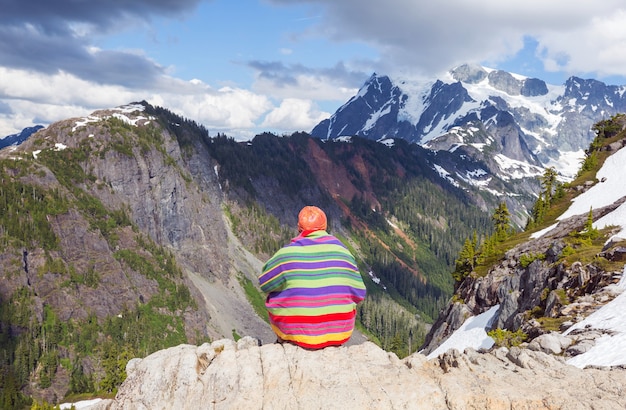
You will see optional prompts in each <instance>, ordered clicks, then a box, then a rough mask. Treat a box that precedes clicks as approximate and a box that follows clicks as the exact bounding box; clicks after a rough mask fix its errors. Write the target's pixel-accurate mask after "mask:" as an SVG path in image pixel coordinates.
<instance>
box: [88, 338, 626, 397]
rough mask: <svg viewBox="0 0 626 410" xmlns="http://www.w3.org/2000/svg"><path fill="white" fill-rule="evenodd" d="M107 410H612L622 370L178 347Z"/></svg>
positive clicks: (372, 351)
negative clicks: (515, 409)
mask: <svg viewBox="0 0 626 410" xmlns="http://www.w3.org/2000/svg"><path fill="white" fill-rule="evenodd" d="M126 371H127V373H128V378H127V379H126V381H125V382H124V383H123V384H122V386H121V387H120V389H119V391H118V393H117V396H116V397H115V399H112V400H103V401H101V402H99V403H97V404H95V405H93V406H92V407H90V409H91V410H115V409H125V410H128V409H152V410H156V409H197V408H211V409H330V408H336V409H339V408H342V409H343V408H345V409H348V408H349V409H401V408H402V409H409V408H423V409H433V410H437V409H468V408H473V409H491V410H497V409H511V408H519V409H543V408H545V409H548V408H550V409H556V408H561V409H586V408H594V409H616V408H624V407H626V396H624V395H623V394H622V390H623V386H624V384H625V383H626V369H624V368H614V369H599V368H589V369H584V370H583V369H578V368H576V367H573V366H569V365H567V364H565V363H564V361H563V360H562V359H560V358H559V357H556V356H551V355H547V354H545V353H541V352H537V351H532V350H528V349H519V348H511V349H510V350H509V349H506V348H500V349H497V350H493V351H491V352H489V353H479V352H477V351H475V350H471V349H468V350H466V351H465V352H464V353H460V352H458V351H456V350H451V351H449V352H447V353H445V354H443V355H441V356H439V357H438V358H436V359H433V360H427V359H426V357H425V356H423V355H421V354H419V353H417V354H413V355H412V356H409V357H407V358H405V359H403V360H399V359H398V358H397V357H396V356H395V355H394V354H393V353H388V352H385V351H383V350H381V349H380V348H378V347H377V346H376V345H374V344H373V343H370V342H366V343H363V344H360V345H354V346H350V347H336V348H326V349H324V350H320V351H308V350H304V349H301V348H299V347H296V346H293V345H290V344H282V345H281V344H268V345H263V346H258V343H257V341H256V340H255V339H252V338H249V337H244V338H243V339H240V340H239V341H238V342H236V343H235V342H233V341H232V340H219V341H216V342H213V343H212V344H203V345H201V346H192V345H181V346H177V347H173V348H170V349H167V350H162V351H159V352H156V353H154V354H152V355H150V356H148V357H146V358H144V359H133V360H131V361H130V362H129V363H128V366H127V370H126Z"/></svg>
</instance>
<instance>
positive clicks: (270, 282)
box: [259, 231, 365, 349]
mask: <svg viewBox="0 0 626 410" xmlns="http://www.w3.org/2000/svg"><path fill="white" fill-rule="evenodd" d="M259 284H260V285H261V289H262V290H263V291H264V292H266V293H268V296H267V299H266V301H265V305H266V306H267V310H268V313H269V319H270V325H271V327H272V329H273V330H274V332H275V333H276V335H278V337H280V338H281V339H283V340H286V341H289V342H291V343H294V344H297V345H299V346H302V347H305V348H309V349H319V348H323V347H326V346H336V345H341V344H343V343H345V342H347V341H348V339H350V336H351V335H352V331H353V330H354V321H355V316H356V305H357V303H359V302H361V301H362V300H363V299H364V298H365V285H364V284H363V279H362V278H361V274H360V273H359V270H358V268H357V266H356V262H355V260H354V257H353V256H352V254H351V253H350V251H349V250H348V249H347V248H346V247H345V246H344V244H343V243H341V241H339V239H337V238H335V237H334V236H332V235H330V234H328V233H327V232H326V231H314V232H311V233H308V234H307V233H306V232H305V233H303V234H301V235H300V236H298V237H296V238H294V239H293V240H292V241H291V243H290V244H288V245H286V246H285V247H283V248H282V249H280V250H279V251H278V252H276V254H274V256H272V257H271V258H270V260H268V261H267V263H266V264H265V266H264V267H263V272H262V273H261V275H260V276H259Z"/></svg>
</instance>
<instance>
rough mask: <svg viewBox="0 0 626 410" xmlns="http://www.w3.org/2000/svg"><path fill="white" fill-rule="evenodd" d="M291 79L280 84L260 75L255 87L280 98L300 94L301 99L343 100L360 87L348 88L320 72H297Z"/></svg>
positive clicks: (259, 90)
mask: <svg viewBox="0 0 626 410" xmlns="http://www.w3.org/2000/svg"><path fill="white" fill-rule="evenodd" d="M290 80H292V81H283V82H281V83H280V84H278V83H277V81H276V79H274V78H266V77H264V76H258V77H257V78H256V81H255V82H254V85H253V89H254V90H255V91H257V92H259V93H262V94H267V95H271V96H272V97H274V98H278V99H282V98H292V97H294V96H298V98H301V99H311V100H327V101H328V100H330V101H341V102H345V101H348V100H349V99H350V98H351V97H352V96H354V95H355V94H356V93H357V91H358V88H347V87H345V86H343V83H341V82H337V81H335V80H334V79H333V78H332V77H329V76H324V75H319V74H296V75H294V76H293V77H291V78H290ZM361 85H362V84H359V86H361Z"/></svg>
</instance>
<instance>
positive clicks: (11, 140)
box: [0, 125, 43, 149]
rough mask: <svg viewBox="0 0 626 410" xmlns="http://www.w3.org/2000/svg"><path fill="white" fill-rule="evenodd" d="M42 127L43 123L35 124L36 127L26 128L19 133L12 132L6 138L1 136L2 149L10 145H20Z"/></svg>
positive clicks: (0, 144)
mask: <svg viewBox="0 0 626 410" xmlns="http://www.w3.org/2000/svg"><path fill="white" fill-rule="evenodd" d="M42 128H43V125H35V126H34V127H27V128H24V129H23V130H22V131H21V132H19V133H17V134H11V135H7V136H6V137H4V138H0V149H2V148H4V147H8V146H9V145H20V144H21V143H22V142H24V141H26V139H27V138H28V137H30V136H31V135H33V134H34V133H36V132H37V131H39V130H40V129H42Z"/></svg>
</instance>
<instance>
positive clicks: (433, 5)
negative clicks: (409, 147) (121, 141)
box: [0, 0, 626, 139]
mask: <svg viewBox="0 0 626 410" xmlns="http://www.w3.org/2000/svg"><path fill="white" fill-rule="evenodd" d="M625 51H626V4H624V3H623V1H622V0H604V1H603V2H589V1H582V0H579V1H565V0H551V1H550V2H545V1H543V0H525V1H517V0H514V1H513V0H512V1H507V2H501V1H496V0H475V1H473V2H467V1H466V0H445V1H440V2H425V1H416V0H387V1H384V2H383V1H380V0H342V1H340V2H337V1H334V0H333V1H331V0H263V1H253V0H242V1H237V2H234V1H227V0H213V1H208V0H182V1H180V0H178V1H177V0H157V1H155V0H133V1H115V2H111V1H108V0H91V1H81V2H76V1H75V0H28V1H27V2H24V1H18V0H3V1H2V13H0V136H5V135H9V134H12V133H15V132H18V131H20V130H21V129H23V128H24V127H27V126H31V125H34V124H43V125H47V124H49V123H50V122H53V121H56V120H60V119H65V118H69V117H74V116H84V115H87V114H89V113H91V112H92V111H94V110H96V109H100V108H109V107H114V106H118V105H123V104H126V103H129V102H133V101H139V100H147V101H149V102H151V103H153V104H156V105H160V106H163V107H165V108H168V109H170V110H171V111H174V112H176V113H178V114H180V115H182V116H184V117H186V118H189V119H192V120H194V121H197V122H199V123H202V124H203V125H205V126H206V127H207V128H208V129H209V131H210V132H211V133H212V134H215V133H216V132H224V133H226V134H227V135H230V136H233V137H235V138H241V139H245V138H249V137H251V136H254V135H255V134H256V133H259V132H263V131H271V132H276V133H278V134H281V133H291V132H293V131H310V130H311V129H312V128H313V127H314V126H315V125H316V124H317V123H318V122H319V121H321V120H322V119H324V118H327V117H328V116H329V115H330V114H332V113H333V112H334V111H335V110H337V108H339V107H340V106H341V105H342V104H343V103H345V102H346V101H347V100H348V99H349V98H350V97H352V96H353V95H354V94H355V93H356V91H357V90H358V88H359V87H360V86H361V85H363V83H364V82H365V81H366V80H367V78H368V77H369V76H370V75H371V74H372V73H373V72H377V73H379V74H387V75H391V76H400V75H402V76H407V77H420V78H424V77H426V78H433V79H434V78H436V77H437V76H439V75H441V73H443V72H445V71H446V70H448V69H450V68H453V67H455V66H456V65H459V64H462V63H481V64H484V65H486V66H488V67H492V68H500V69H504V70H507V71H511V72H514V73H518V74H522V75H527V76H530V77H537V78H541V79H543V80H546V81H547V82H548V83H551V84H562V83H563V82H564V81H565V80H566V79H567V78H568V77H569V76H571V75H577V76H580V77H583V78H596V79H599V80H601V81H604V82H606V83H608V84H618V85H623V84H626V52H625Z"/></svg>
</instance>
